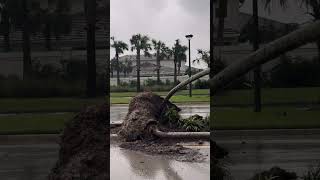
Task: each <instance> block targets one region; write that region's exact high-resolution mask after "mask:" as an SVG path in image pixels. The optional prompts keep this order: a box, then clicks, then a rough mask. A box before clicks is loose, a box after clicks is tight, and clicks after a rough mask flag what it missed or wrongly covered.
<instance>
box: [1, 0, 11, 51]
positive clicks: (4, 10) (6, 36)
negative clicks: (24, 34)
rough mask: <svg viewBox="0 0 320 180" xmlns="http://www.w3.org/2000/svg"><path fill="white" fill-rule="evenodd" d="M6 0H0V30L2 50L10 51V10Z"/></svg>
mask: <svg viewBox="0 0 320 180" xmlns="http://www.w3.org/2000/svg"><path fill="white" fill-rule="evenodd" d="M7 2H8V0H1V1H0V15H1V22H0V31H1V34H2V35H3V40H4V52H9V51H10V27H11V24H10V18H11V17H10V12H9V8H8V3H7Z"/></svg>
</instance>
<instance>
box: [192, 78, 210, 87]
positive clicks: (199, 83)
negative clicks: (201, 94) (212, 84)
mask: <svg viewBox="0 0 320 180" xmlns="http://www.w3.org/2000/svg"><path fill="white" fill-rule="evenodd" d="M193 86H194V88H195V89H209V83H208V81H207V80H201V79H199V80H197V81H196V82H195V83H194V85H193Z"/></svg>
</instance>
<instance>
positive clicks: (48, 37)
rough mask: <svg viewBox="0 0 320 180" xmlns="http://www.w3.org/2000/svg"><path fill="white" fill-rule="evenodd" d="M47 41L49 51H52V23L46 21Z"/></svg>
mask: <svg viewBox="0 0 320 180" xmlns="http://www.w3.org/2000/svg"><path fill="white" fill-rule="evenodd" d="M45 38H46V39H45V41H46V42H45V43H46V48H47V50H48V51H51V27H50V23H46V27H45Z"/></svg>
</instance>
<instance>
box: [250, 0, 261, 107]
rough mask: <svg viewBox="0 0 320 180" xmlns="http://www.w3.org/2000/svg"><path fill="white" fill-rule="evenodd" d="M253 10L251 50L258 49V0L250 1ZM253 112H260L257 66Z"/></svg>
mask: <svg viewBox="0 0 320 180" xmlns="http://www.w3.org/2000/svg"><path fill="white" fill-rule="evenodd" d="M252 9H253V13H252V14H253V23H254V26H253V27H254V29H253V37H254V38H253V50H254V51H256V50H258V49H259V16H258V0H253V1H252ZM254 112H261V66H257V67H256V69H255V70H254Z"/></svg>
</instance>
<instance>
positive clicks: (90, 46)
mask: <svg viewBox="0 0 320 180" xmlns="http://www.w3.org/2000/svg"><path fill="white" fill-rule="evenodd" d="M96 5H97V3H96V0H84V10H85V15H86V21H87V27H86V29H87V66H88V74H87V83H86V84H87V90H86V95H87V97H95V96H96V41H95V39H96V34H95V29H96Z"/></svg>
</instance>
